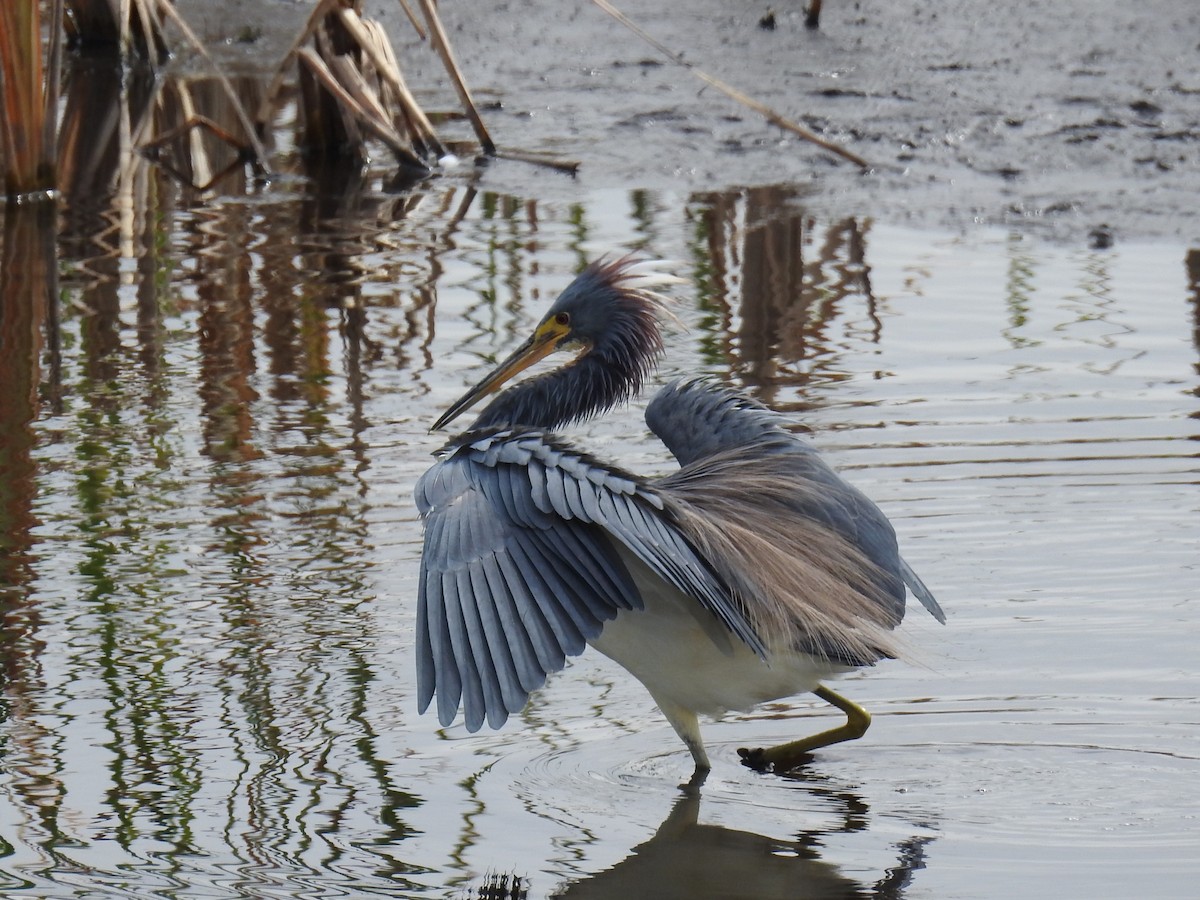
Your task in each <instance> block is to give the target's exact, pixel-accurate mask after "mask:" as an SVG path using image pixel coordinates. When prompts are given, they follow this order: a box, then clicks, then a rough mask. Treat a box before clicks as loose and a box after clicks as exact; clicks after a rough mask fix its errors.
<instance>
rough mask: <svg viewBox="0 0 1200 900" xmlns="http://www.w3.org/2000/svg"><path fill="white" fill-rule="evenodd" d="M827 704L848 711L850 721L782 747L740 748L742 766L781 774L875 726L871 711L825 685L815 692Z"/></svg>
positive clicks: (861, 734) (859, 735)
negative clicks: (816, 751)
mask: <svg viewBox="0 0 1200 900" xmlns="http://www.w3.org/2000/svg"><path fill="white" fill-rule="evenodd" d="M813 693H814V694H816V695H817V696H818V697H820V698H821V699H822V700H824V701H825V702H826V703H831V704H833V705H834V706H836V707H837V708H838V709H840V710H841V711H842V712H844V713H845V714H846V722H845V724H843V725H839V726H838V727H837V728H830V729H829V730H828V731H822V732H820V733H819V734H814V735H812V736H811V737H806V738H801V739H800V740H798V741H791V742H790V743H787V744H780V745H779V746H778V747H767V748H765V749H764V748H762V747H760V748H758V749H756V750H747V749H745V748H743V749H740V750H738V756H740V757H741V758H742V765H744V766H747V767H748V768H751V769H754V770H755V771H758V772H774V773H776V774H781V773H783V772H790V771H791V770H793V769H797V768H799V767H800V766H802V765H804V764H805V763H807V762H809V761H810V760H811V759H812V751H814V750H819V749H820V748H822V747H828V746H829V745H830V744H840V743H841V742H842V741H853V740H855V739H856V738H860V737H862V736H863V735H864V734H866V733H867V729H868V728H870V727H871V714H870V713H869V712H867V711H866V710H865V709H863V708H862V707H861V706H859V705H858V704H857V703H854V702H852V701H850V700H847V699H846V698H845V697H843V696H842V695H841V694H838V693H836V692H834V691H831V690H830V689H829V688H827V687H825V686H824V685H820V686H818V687H817V689H816V690H815V691H813Z"/></svg>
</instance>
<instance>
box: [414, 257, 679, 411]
mask: <svg viewBox="0 0 1200 900" xmlns="http://www.w3.org/2000/svg"><path fill="white" fill-rule="evenodd" d="M652 265H653V264H652V263H648V262H644V261H639V260H637V259H635V258H633V257H630V256H624V257H621V258H620V259H615V260H603V259H601V260H598V261H596V262H593V263H592V264H590V265H589V266H588V267H587V268H586V269H584V270H583V271H582V272H581V273H580V274H579V275H578V276H577V277H576V278H575V280H574V281H572V282H571V283H570V284H569V285H568V286H567V288H566V290H564V291H563V292H562V293H561V294H559V296H558V299H557V300H555V301H554V303H553V305H551V307H550V309H549V310H548V311H547V313H546V315H545V316H543V317H542V320H541V321H540V322H539V323H538V326H537V328H535V329H534V331H533V334H532V335H531V336H530V337H529V338H528V340H526V341H525V342H524V343H523V344H521V346H520V347H518V348H517V349H516V350H515V351H514V352H513V353H512V355H510V356H509V357H508V358H507V359H505V360H504V361H503V362H502V363H500V365H498V366H497V367H496V368H495V369H493V370H492V371H491V372H490V373H489V374H488V375H487V376H486V377H484V379H483V380H482V381H480V382H479V383H478V384H477V385H475V386H474V387H473V388H471V389H470V390H469V391H467V393H466V394H464V395H463V396H462V397H461V398H459V399H458V400H457V401H455V403H454V404H453V405H452V406H451V407H450V408H449V409H447V410H446V412H445V413H444V414H443V415H442V416H441V418H439V419H438V420H437V422H435V423H434V425H433V430H435V431H436V430H437V429H439V428H442V427H443V426H445V425H446V424H448V423H449V422H451V421H452V420H453V419H455V418H457V417H458V416H459V415H460V414H461V413H463V412H464V411H465V410H467V409H469V408H470V407H471V406H473V405H474V404H475V403H476V402H477V401H478V400H479V399H480V398H481V397H484V396H486V395H488V394H490V393H492V392H494V391H497V390H499V389H500V388H501V387H502V386H503V385H504V384H505V382H507V381H509V380H510V379H512V378H513V377H514V376H516V375H518V374H520V373H521V372H523V371H524V370H525V369H527V368H529V366H531V365H533V364H534V363H536V362H538V361H539V360H541V359H544V358H545V357H547V356H549V355H550V354H551V353H553V352H555V351H556V350H564V351H567V352H569V353H573V354H574V357H573V361H574V362H580V361H583V360H585V359H586V360H588V362H589V363H591V364H592V365H591V366H590V367H589V368H590V370H591V371H592V373H593V375H594V376H599V377H598V378H597V377H593V378H591V379H590V380H589V381H588V382H587V383H585V382H583V381H582V380H577V379H571V378H570V377H567V378H566V379H562V378H560V379H559V380H558V381H559V383H557V384H556V385H555V387H556V388H558V389H559V391H558V394H557V395H555V396H553V397H550V395H549V393H547V399H553V400H555V401H556V402H557V403H559V404H560V405H561V407H562V408H561V409H559V410H557V411H556V415H555V416H554V418H555V419H556V420H557V421H566V420H568V419H573V418H579V417H581V416H583V415H586V414H588V413H589V412H591V411H593V410H595V409H601V408H607V407H609V406H612V405H613V404H614V403H617V402H618V401H620V400H623V399H625V398H627V397H629V396H630V395H631V394H632V393H633V392H635V391H636V390H637V389H638V388H639V387H641V383H642V381H643V379H644V378H645V377H646V375H648V374H649V372H650V370H651V369H652V368H653V367H654V363H655V360H656V359H657V358H658V356H659V354H660V353H662V349H663V341H662V331H661V328H660V325H659V321H660V317H662V316H663V315H670V312H669V310H668V309H667V305H666V304H667V303H668V301H667V299H666V298H665V297H663V296H662V295H660V294H657V293H655V292H654V291H653V290H652V288H654V287H657V286H659V285H664V284H675V283H680V282H682V281H683V279H681V278H677V277H675V276H673V275H667V274H664V273H662V272H657V271H654V270H653V269H652ZM570 374H574V373H568V376H569V375H570ZM510 393H511V392H508V391H506V392H505V394H504V395H501V397H500V398H498V399H497V400H496V401H495V402H494V403H493V405H492V406H489V408H488V410H487V411H490V410H492V407H493V406H495V405H496V404H499V403H501V402H502V401H504V400H505V399H506V397H507V395H508V394H510ZM530 396H531V395H530ZM516 399H517V398H510V400H511V401H512V405H514V406H515V401H516ZM585 407H586V409H585ZM487 411H485V412H487ZM568 411H571V413H572V414H570V415H565V414H560V413H566V412H568ZM496 418H497V419H498V420H501V421H503V419H502V417H501V411H497V413H496ZM542 418H548V417H542ZM522 424H534V423H532V422H522Z"/></svg>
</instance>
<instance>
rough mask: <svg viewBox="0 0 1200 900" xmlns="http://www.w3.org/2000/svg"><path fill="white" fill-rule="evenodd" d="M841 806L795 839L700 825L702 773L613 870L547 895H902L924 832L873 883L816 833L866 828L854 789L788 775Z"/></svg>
mask: <svg viewBox="0 0 1200 900" xmlns="http://www.w3.org/2000/svg"><path fill="white" fill-rule="evenodd" d="M810 779H811V780H812V784H813V787H814V788H816V789H818V790H820V791H822V792H823V793H825V794H827V795H828V796H830V797H831V798H832V799H833V800H834V801H835V802H836V803H837V804H838V806H839V812H840V813H841V816H840V822H839V823H838V825H837V826H836V827H834V828H831V829H825V830H824V831H802V832H800V833H798V834H797V835H796V837H795V838H793V839H790V840H788V839H780V838H775V837H768V836H767V835H761V834H754V833H753V832H749V831H737V830H735V829H732V828H725V827H723V826H721V825H706V824H702V823H701V822H700V800H701V796H700V787H701V784H702V783H703V781H704V778H703V776H698V777H697V778H693V779H692V781H691V782H689V783H688V784H685V785H683V786H682V787H681V791H682V795H681V796H680V797H679V799H678V800H677V801H676V802H675V805H674V806H673V807H672V808H671V812H670V814H669V815H668V816H667V818H666V820H665V821H664V822H663V823H662V825H661V826H660V827H659V829H658V831H657V832H655V834H654V836H653V837H651V838H650V839H649V840H648V841H646V842H645V843H643V844H639V845H638V846H636V847H634V848H633V849H632V850H631V851H630V853H629V855H628V856H627V857H626V858H625V859H624V860H622V861H621V862H619V863H617V864H616V865H615V866H613V867H612V868H611V869H606V870H605V871H603V872H599V873H597V874H595V875H593V876H591V877H589V878H585V879H582V880H580V881H575V882H571V883H568V884H564V885H561V886H560V887H559V888H558V889H557V890H556V891H554V892H552V893H551V894H550V896H551V897H554V898H562V900H568V898H569V900H607V898H611V900H626V898H629V897H654V898H658V900H666V898H672V897H679V898H688V900H697V898H713V900H715V898H718V897H720V898H732V897H753V898H755V900H770V898H774V897H779V898H788V900H801V898H814V900H815V898H821V900H850V898H856V900H857V898H879V900H897V898H901V897H904V896H905V893H906V891H907V889H908V887H909V886H910V884H911V882H912V879H913V875H914V873H915V872H917V871H918V870H920V869H923V868H925V847H926V845H927V844H928V843H929V842H930V841H932V840H933V838H932V837H931V836H929V835H920V834H914V835H913V836H912V837H909V838H907V839H906V840H904V841H901V842H900V843H898V844H896V845H895V847H894V851H895V854H896V862H895V865H892V866H889V867H888V869H887V870H886V872H883V873H881V874H880V877H879V879H878V880H877V881H875V882H874V883H865V882H862V881H859V880H857V879H855V878H851V877H849V876H847V875H845V874H844V873H842V872H841V871H840V870H839V868H838V867H837V866H836V865H834V864H833V863H830V862H827V861H825V860H824V859H822V858H821V851H822V838H823V836H824V835H825V834H831V833H837V834H842V833H852V832H856V831H864V830H865V829H866V828H867V816H866V813H867V810H868V807H867V805H866V803H865V802H864V801H863V799H862V798H861V797H859V796H857V795H856V794H853V793H852V792H848V791H845V790H843V789H838V790H836V791H833V792H830V790H829V787H828V785H826V784H823V783H822V782H821V781H820V780H819V779H818V778H816V777H814V776H808V775H806V774H805V773H803V772H800V773H798V774H797V775H795V776H793V780H796V781H799V782H808V781H809V780H810Z"/></svg>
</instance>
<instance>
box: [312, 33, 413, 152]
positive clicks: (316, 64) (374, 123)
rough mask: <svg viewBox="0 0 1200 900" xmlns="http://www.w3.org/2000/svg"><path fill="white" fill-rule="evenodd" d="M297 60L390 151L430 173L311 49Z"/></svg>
mask: <svg viewBox="0 0 1200 900" xmlns="http://www.w3.org/2000/svg"><path fill="white" fill-rule="evenodd" d="M296 58H297V59H299V60H300V61H301V62H303V63H304V64H305V65H306V66H307V67H308V70H309V71H310V72H312V73H313V75H315V76H316V77H317V79H318V80H319V81H320V82H321V84H322V86H324V88H325V89H326V90H327V91H329V93H330V94H331V95H333V96H334V97H335V98H336V99H337V101H338V103H341V104H342V105H343V106H345V107H346V109H348V110H350V111H351V112H352V113H353V114H354V116H355V118H357V119H358V121H359V123H360V124H361V125H362V126H363V127H364V128H366V129H367V130H368V131H370V132H371V133H372V134H374V135H375V137H377V138H379V140H381V141H383V142H384V143H385V144H387V146H388V149H389V150H391V151H392V153H394V154H395V155H396V157H397V158H398V159H400V160H401V161H402V162H404V163H405V164H407V165H410V166H413V167H414V168H417V169H423V170H426V171H428V169H429V167H428V166H426V165H425V163H423V162H422V161H421V160H420V159H419V158H418V157H417V156H416V154H414V153H413V152H412V151H411V150H409V149H408V148H407V147H406V146H404V139H403V138H401V137H400V135H399V133H398V132H397V131H396V130H395V129H394V128H391V126H387V127H386V128H385V127H384V124H382V121H383V120H381V119H380V118H379V117H378V116H375V115H372V114H371V112H370V111H369V110H367V109H366V108H365V107H364V106H363V105H362V104H361V103H359V101H358V100H357V99H356V98H355V97H354V96H353V95H351V94H350V92H349V91H347V90H346V89H345V88H344V87H343V86H342V85H341V84H340V83H339V81H338V79H337V78H336V77H334V75H333V73H332V72H331V71H330V70H329V67H328V66H327V65H325V62H324V61H323V60H322V59H321V57H320V56H319V55H318V54H317V52H316V51H315V50H313V49H312V48H311V47H301V48H300V49H299V50H297V51H296Z"/></svg>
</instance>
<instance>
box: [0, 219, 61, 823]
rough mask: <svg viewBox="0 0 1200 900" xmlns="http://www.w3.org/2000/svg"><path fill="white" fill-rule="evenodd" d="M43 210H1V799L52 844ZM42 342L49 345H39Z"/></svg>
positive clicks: (49, 242) (49, 249) (48, 311)
mask: <svg viewBox="0 0 1200 900" xmlns="http://www.w3.org/2000/svg"><path fill="white" fill-rule="evenodd" d="M55 215H56V211H55V209H54V207H53V206H52V205H51V204H49V203H37V204H32V205H19V204H15V203H9V204H8V205H7V206H5V209H4V244H3V260H2V264H0V710H2V713H3V716H2V718H3V721H4V723H5V738H6V740H5V742H4V758H5V761H6V767H7V768H8V769H9V770H10V771H11V772H12V773H13V776H14V777H12V778H10V779H6V780H8V782H9V790H11V791H12V792H13V794H14V795H16V796H21V797H24V798H25V800H24V804H23V805H24V808H25V809H26V810H29V811H31V814H30V818H31V819H36V826H37V827H36V828H35V829H31V830H32V831H34V832H36V831H37V830H39V829H40V831H41V832H42V833H44V834H48V835H58V834H59V828H58V824H57V823H58V812H59V808H60V805H61V802H62V797H63V789H62V784H61V782H60V780H59V777H58V775H59V772H60V771H61V768H62V767H61V763H60V761H59V760H58V759H57V757H56V755H55V754H54V743H55V739H54V737H53V735H52V733H51V732H50V731H49V730H48V729H47V727H46V725H45V724H44V721H45V720H43V719H42V718H41V716H40V715H39V714H40V712H41V711H42V697H43V696H44V694H45V692H46V684H45V682H44V680H43V676H42V668H41V661H40V657H41V654H42V652H43V650H44V647H45V643H44V641H43V639H42V638H41V637H40V635H39V632H40V631H41V628H42V615H41V613H40V611H39V608H38V605H37V604H35V603H33V602H31V585H32V584H33V582H34V580H35V573H34V570H33V565H32V564H33V561H34V560H33V555H32V552H31V551H32V550H33V547H34V544H35V541H34V536H33V529H34V528H35V527H36V525H37V524H38V522H37V518H36V516H35V514H34V510H33V506H34V501H35V499H36V497H37V477H38V465H37V462H36V460H35V459H34V458H33V450H34V447H35V444H36V437H35V434H34V430H33V423H34V421H35V420H36V418H37V416H38V413H39V410H40V408H41V400H40V398H39V387H40V383H41V378H42V361H43V355H44V354H45V353H46V350H47V345H49V350H50V352H49V356H50V360H51V369H52V372H53V378H54V379H55V380H57V377H58V370H57V354H58V349H59V348H58V331H57V294H58V280H57V268H56V263H55V257H54V224H55V223H54V219H55ZM47 338H48V340H47Z"/></svg>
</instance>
